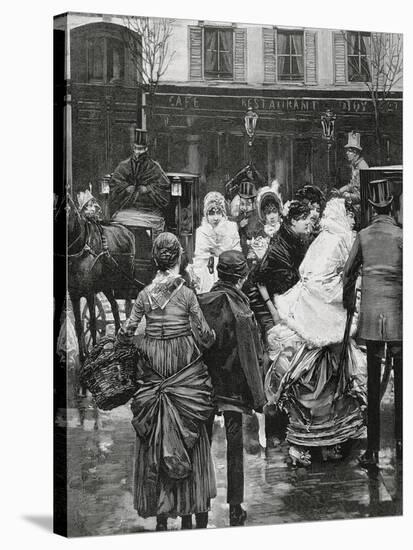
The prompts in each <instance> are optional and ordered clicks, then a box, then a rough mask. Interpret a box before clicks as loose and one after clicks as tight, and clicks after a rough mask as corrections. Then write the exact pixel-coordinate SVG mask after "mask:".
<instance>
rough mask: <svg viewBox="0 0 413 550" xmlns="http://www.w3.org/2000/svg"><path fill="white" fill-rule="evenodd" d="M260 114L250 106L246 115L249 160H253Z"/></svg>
mask: <svg viewBox="0 0 413 550" xmlns="http://www.w3.org/2000/svg"><path fill="white" fill-rule="evenodd" d="M257 121H258V115H257V113H254V111H253V110H252V109H251V108H249V109H248V111H247V114H246V115H245V117H244V125H245V131H246V132H247V136H248V150H249V155H248V156H249V161H250V163H251V162H252V142H253V141H254V137H255V128H256V127H257Z"/></svg>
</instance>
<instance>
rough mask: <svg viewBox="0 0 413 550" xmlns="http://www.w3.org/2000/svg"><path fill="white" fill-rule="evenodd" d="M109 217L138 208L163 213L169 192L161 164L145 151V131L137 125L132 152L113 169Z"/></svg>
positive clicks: (146, 149)
mask: <svg viewBox="0 0 413 550" xmlns="http://www.w3.org/2000/svg"><path fill="white" fill-rule="evenodd" d="M109 186H110V195H109V205H110V214H111V217H112V219H116V218H114V217H115V216H116V214H117V213H118V212H120V211H125V210H128V209H129V210H130V209H138V210H143V211H147V212H150V213H152V214H155V215H158V216H160V217H163V210H164V209H165V208H166V207H167V206H168V204H169V201H170V197H171V192H170V182H169V179H168V177H167V176H166V174H165V172H164V171H163V170H162V168H161V166H160V165H159V164H158V163H157V162H156V161H154V160H152V159H151V158H150V156H149V154H148V143H147V133H146V131H145V130H141V129H139V128H137V129H136V130H135V142H134V143H133V145H132V155H131V156H130V157H129V158H127V159H126V160H123V161H122V162H121V163H120V164H119V165H118V166H117V168H116V169H115V171H114V172H113V174H112V178H111V180H110V183H109Z"/></svg>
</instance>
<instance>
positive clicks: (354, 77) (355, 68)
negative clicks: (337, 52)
mask: <svg viewBox="0 0 413 550" xmlns="http://www.w3.org/2000/svg"><path fill="white" fill-rule="evenodd" d="M359 73H360V71H359V63H358V57H355V56H348V79H349V80H350V81H356V82H357V81H358V80H360V74H359Z"/></svg>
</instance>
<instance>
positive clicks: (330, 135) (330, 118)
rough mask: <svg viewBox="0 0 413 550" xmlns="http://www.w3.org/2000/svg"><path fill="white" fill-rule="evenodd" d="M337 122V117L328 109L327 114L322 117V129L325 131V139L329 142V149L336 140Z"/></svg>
mask: <svg viewBox="0 0 413 550" xmlns="http://www.w3.org/2000/svg"><path fill="white" fill-rule="evenodd" d="M335 122H336V115H335V114H334V113H333V111H332V110H331V109H330V108H328V109H327V110H326V112H325V113H323V114H322V115H321V128H322V131H323V139H325V140H326V141H327V142H328V145H329V147H331V145H332V142H333V141H334V139H335V134H334V131H335Z"/></svg>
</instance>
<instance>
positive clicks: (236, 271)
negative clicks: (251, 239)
mask: <svg viewBox="0 0 413 550" xmlns="http://www.w3.org/2000/svg"><path fill="white" fill-rule="evenodd" d="M217 271H218V275H231V276H232V277H236V278H238V279H242V278H243V277H245V276H246V275H247V274H248V265H247V260H246V259H245V257H244V254H243V253H242V252H240V251H239V250H227V251H225V252H222V254H220V255H219V258H218V265H217Z"/></svg>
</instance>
